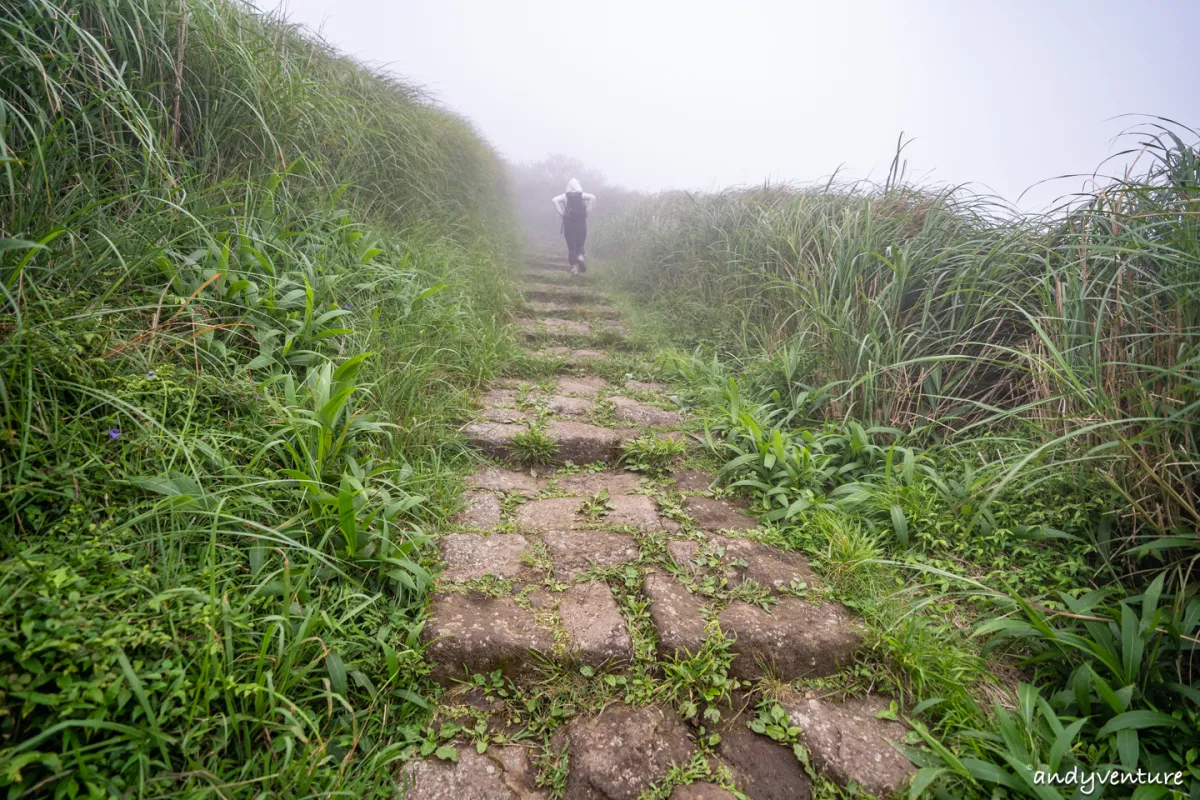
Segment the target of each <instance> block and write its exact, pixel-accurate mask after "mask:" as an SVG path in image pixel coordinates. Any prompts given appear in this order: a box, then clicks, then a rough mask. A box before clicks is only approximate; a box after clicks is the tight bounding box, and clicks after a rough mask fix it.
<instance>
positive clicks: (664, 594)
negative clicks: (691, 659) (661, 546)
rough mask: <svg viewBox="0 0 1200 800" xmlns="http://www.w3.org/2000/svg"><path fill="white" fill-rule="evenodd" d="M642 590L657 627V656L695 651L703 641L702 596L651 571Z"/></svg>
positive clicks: (665, 576) (667, 577)
mask: <svg viewBox="0 0 1200 800" xmlns="http://www.w3.org/2000/svg"><path fill="white" fill-rule="evenodd" d="M642 594H644V595H645V596H646V599H647V600H649V601H650V621H651V622H653V623H654V629H655V630H656V631H658V657H659V658H669V657H671V656H680V657H682V656H683V655H684V653H683V651H685V650H686V651H687V652H688V653H691V654H693V655H695V653H696V652H697V651H698V650H699V649H700V646H701V645H702V644H704V639H705V631H704V619H703V617H701V616H700V611H701V609H702V608H703V607H704V601H703V599H702V598H701V597H700V596H699V595H696V594H693V593H692V592H689V591H688V590H687V588H686V587H684V586H683V585H681V584H680V583H678V582H677V581H676V580H675V579H674V578H672V577H671V576H670V575H661V574H658V573H652V574H650V575H647V576H646V579H645V581H643V582H642Z"/></svg>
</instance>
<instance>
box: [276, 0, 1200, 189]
mask: <svg viewBox="0 0 1200 800" xmlns="http://www.w3.org/2000/svg"><path fill="white" fill-rule="evenodd" d="M284 9H285V12H286V13H287V15H288V16H289V17H290V18H291V19H292V20H293V21H295V22H300V23H303V24H305V25H306V26H308V27H310V28H313V29H314V30H320V31H321V32H322V34H323V35H324V36H325V38H326V39H328V40H329V41H330V42H332V43H333V44H335V45H337V46H338V47H340V48H341V49H343V50H345V51H347V52H349V53H351V54H352V55H354V56H355V57H357V58H359V59H360V60H363V61H366V62H369V63H372V64H376V65H381V66H387V67H388V68H389V69H390V70H391V71H393V72H395V73H396V74H398V75H400V76H403V77H405V78H407V79H409V80H411V81H413V82H415V83H418V84H420V85H423V86H425V87H426V88H428V89H429V90H431V91H432V92H433V93H434V94H435V95H436V96H437V97H438V98H439V99H440V100H441V101H442V102H443V103H444V104H445V105H447V106H448V107H450V108H453V109H455V110H457V111H458V112H460V113H461V114H463V115H465V116H466V117H468V118H470V119H471V120H472V121H474V123H475V124H476V125H477V126H478V127H479V129H480V131H481V132H482V133H483V134H484V135H485V136H486V137H487V138H488V139H489V140H490V141H491V142H492V143H493V144H494V145H495V146H496V148H497V149H498V150H500V151H501V152H502V153H503V154H504V155H505V157H506V158H508V159H510V160H512V161H515V162H524V161H534V160H540V159H542V158H544V157H545V156H547V155H548V154H551V153H562V154H565V155H567V156H569V157H572V158H575V159H578V160H579V161H581V162H583V163H584V164H587V165H588V166H589V167H590V168H592V169H594V170H597V171H599V172H600V173H602V174H603V175H604V176H605V177H606V178H607V179H608V181H609V182H611V183H616V184H620V185H623V186H626V187H629V188H632V189H638V190H659V189H668V188H684V189H717V188H721V187H724V186H728V185H731V184H744V183H758V182H762V181H764V180H770V181H787V180H799V181H812V180H818V179H822V178H825V177H827V176H829V175H830V174H832V173H834V172H835V171H839V174H840V175H842V176H844V177H847V178H854V179H857V178H878V179H881V180H882V179H883V178H884V177H885V176H886V173H887V169H888V166H889V164H890V162H891V160H892V156H893V155H894V152H895V147H896V142H897V138H898V137H899V136H900V134H901V132H903V133H904V135H905V137H906V138H911V139H912V141H911V143H910V144H909V145H908V146H907V147H906V149H905V151H904V157H905V159H906V160H907V163H908V173H909V175H910V176H911V177H913V178H914V179H918V180H922V181H926V182H931V183H939V184H964V183H967V184H971V185H972V188H974V189H975V190H977V191H985V192H994V193H996V194H998V195H999V196H1001V197H1003V198H1005V199H1007V200H1009V201H1012V202H1016V201H1017V200H1018V197H1019V196H1021V195H1022V193H1023V192H1024V193H1025V195H1024V198H1023V199H1022V200H1021V202H1020V205H1021V207H1023V208H1026V209H1030V210H1037V209H1041V208H1044V207H1045V206H1046V205H1047V204H1049V203H1051V202H1053V201H1054V200H1055V199H1056V198H1058V197H1060V196H1063V195H1066V194H1068V193H1070V192H1074V191H1078V190H1079V189H1081V188H1084V186H1085V181H1083V180H1082V179H1080V178H1072V179H1068V180H1059V181H1054V182H1051V183H1049V184H1045V185H1040V186H1036V187H1034V188H1031V187H1033V185H1034V184H1035V183H1038V182H1039V181H1044V180H1046V179H1048V178H1052V177H1054V176H1058V175H1064V174H1076V173H1084V174H1090V173H1092V172H1093V171H1094V170H1095V169H1096V168H1097V167H1098V166H1100V164H1101V162H1102V161H1104V160H1105V159H1106V158H1109V157H1110V156H1112V155H1113V154H1114V153H1116V152H1118V151H1120V150H1122V149H1124V148H1125V147H1127V146H1129V145H1131V144H1133V142H1132V141H1131V140H1114V136H1115V135H1116V134H1118V133H1119V132H1120V131H1122V130H1123V129H1126V128H1128V127H1130V126H1131V125H1134V124H1136V123H1137V122H1139V121H1142V120H1143V119H1144V118H1128V117H1125V118H1117V117H1119V115H1124V114H1153V115H1159V116H1163V117H1169V118H1172V119H1175V120H1177V121H1178V122H1181V123H1184V124H1187V125H1191V126H1193V127H1196V126H1197V124H1200V91H1197V90H1196V88H1195V86H1194V81H1195V78H1196V76H1197V75H1198V74H1200V48H1196V47H1195V42H1194V36H1195V32H1196V31H1197V30H1200V2H1189V0H1177V1H1176V2H1166V1H1163V2H1143V3H1130V2H1114V1H1113V0H1101V1H1100V2H1055V1H1054V0H1049V1H1048V2H1047V0H1042V1H1041V2H1025V1H1021V2H989V3H983V2H973V1H972V2H917V1H916V0H909V1H907V2H882V1H880V2H836V3H835V2H828V1H827V0H826V1H825V2H797V1H796V0H758V1H757V2H756V1H754V0H737V2H712V1H711V0H650V1H649V2H648V1H647V0H639V1H637V2H635V1H634V0H607V1H606V2H602V3H601V2H573V1H572V0H554V1H553V2H550V1H549V0H520V1H519V2H513V3H497V2H485V1H484V0H436V1H435V0H428V1H427V2H423V3H413V2H400V3H397V2H393V1H392V0H286V3H285V6H284ZM1125 161H1126V159H1124V158H1118V159H1116V160H1115V161H1114V162H1112V163H1111V164H1110V165H1108V166H1107V167H1105V168H1104V169H1105V171H1106V172H1109V173H1111V172H1114V171H1120V169H1121V168H1122V166H1123V164H1124V163H1125ZM585 188H586V187H585ZM1027 190H1028V191H1027Z"/></svg>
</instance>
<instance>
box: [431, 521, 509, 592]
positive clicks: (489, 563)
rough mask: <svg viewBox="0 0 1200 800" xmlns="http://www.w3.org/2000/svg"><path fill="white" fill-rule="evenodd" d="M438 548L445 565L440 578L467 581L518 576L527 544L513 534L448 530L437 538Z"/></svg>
mask: <svg viewBox="0 0 1200 800" xmlns="http://www.w3.org/2000/svg"><path fill="white" fill-rule="evenodd" d="M437 542H438V550H439V551H440V553H441V559H442V561H444V562H446V568H445V569H444V570H442V575H441V577H442V579H443V580H447V581H470V580H475V579H477V578H482V577H483V576H484V575H494V576H495V577H497V578H510V579H511V578H518V577H520V576H521V574H522V573H523V572H524V571H525V565H524V564H523V563H522V561H521V555H522V554H523V553H524V552H525V550H526V548H527V547H528V546H529V542H528V541H526V539H525V537H524V536H519V535H517V534H515V533H494V534H492V535H491V536H483V535H481V534H478V533H448V534H445V535H443V536H441V537H439V538H438V540H437Z"/></svg>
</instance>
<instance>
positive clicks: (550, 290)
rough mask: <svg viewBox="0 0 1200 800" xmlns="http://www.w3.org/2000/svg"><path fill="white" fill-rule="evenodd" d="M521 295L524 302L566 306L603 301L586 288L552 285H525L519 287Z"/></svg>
mask: <svg viewBox="0 0 1200 800" xmlns="http://www.w3.org/2000/svg"><path fill="white" fill-rule="evenodd" d="M521 294H522V295H524V296H525V299H526V300H537V301H540V302H544V303H564V304H566V305H577V304H588V303H595V302H597V301H599V300H602V299H603V297H602V296H601V295H600V294H598V293H597V292H595V291H593V290H592V289H589V288H587V287H579V288H572V287H570V286H560V285H557V284H553V283H527V284H525V285H524V286H523V287H521Z"/></svg>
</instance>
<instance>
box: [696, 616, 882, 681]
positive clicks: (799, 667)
mask: <svg viewBox="0 0 1200 800" xmlns="http://www.w3.org/2000/svg"><path fill="white" fill-rule="evenodd" d="M717 620H718V621H719V622H720V624H721V631H722V632H723V633H724V634H725V635H726V636H729V637H730V638H732V639H733V640H734V645H733V649H734V652H736V653H737V656H736V657H735V658H734V660H733V665H732V666H731V668H730V673H731V674H732V675H733V676H734V677H735V678H739V679H746V680H750V679H755V678H760V677H763V675H764V669H763V666H761V665H765V666H766V673H769V674H773V675H776V676H777V677H779V678H781V679H783V680H785V681H792V680H796V679H797V678H820V677H824V676H826V675H832V674H833V673H835V672H837V671H838V670H839V669H841V667H843V666H844V665H846V664H848V663H850V662H851V661H852V660H853V657H854V653H855V651H856V650H858V648H859V647H860V646H861V645H862V637H861V636H860V635H859V634H858V631H857V628H856V625H855V622H854V618H853V617H851V615H850V612H848V611H847V610H846V609H845V608H843V607H842V606H840V605H838V604H836V603H823V604H821V605H819V606H817V605H813V604H812V603H808V602H806V601H804V600H801V599H800V598H798V597H785V598H783V599H782V600H781V601H780V602H779V603H778V604H776V605H773V606H771V610H770V611H765V610H763V608H762V607H761V606H757V605H751V604H750V603H745V602H742V601H740V600H735V601H734V602H732V603H730V604H729V607H728V608H726V609H725V610H724V611H722V612H721V613H720V615H719V616H718V617H717Z"/></svg>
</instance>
